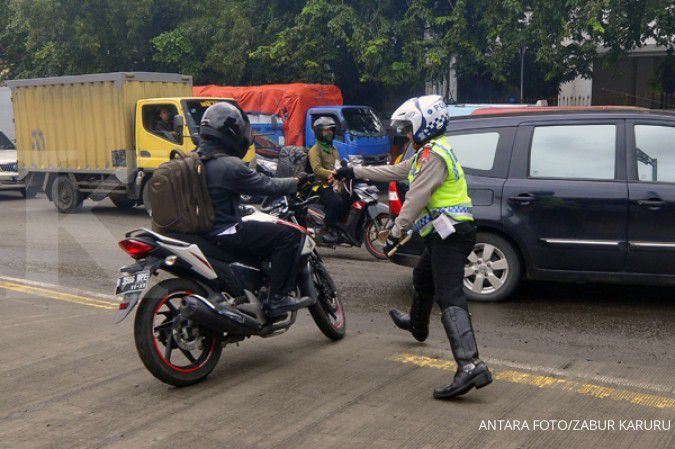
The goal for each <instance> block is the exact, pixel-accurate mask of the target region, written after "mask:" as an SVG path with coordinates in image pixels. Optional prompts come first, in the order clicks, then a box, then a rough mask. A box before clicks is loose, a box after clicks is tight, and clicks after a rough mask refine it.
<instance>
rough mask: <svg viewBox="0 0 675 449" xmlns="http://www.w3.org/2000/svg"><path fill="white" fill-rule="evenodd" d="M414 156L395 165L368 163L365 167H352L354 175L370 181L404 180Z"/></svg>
mask: <svg viewBox="0 0 675 449" xmlns="http://www.w3.org/2000/svg"><path fill="white" fill-rule="evenodd" d="M413 159H414V158H410V159H408V160H407V161H403V162H401V163H399V164H396V165H369V166H367V167H354V177H356V178H358V179H369V180H371V181H379V182H386V181H405V180H406V179H408V173H409V172H410V167H412V163H413Z"/></svg>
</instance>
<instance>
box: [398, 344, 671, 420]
mask: <svg viewBox="0 0 675 449" xmlns="http://www.w3.org/2000/svg"><path fill="white" fill-rule="evenodd" d="M389 360H392V361H394V362H400V363H406V364H411V365H416V366H419V367H423V368H436V369H441V370H446V371H455V369H456V368H457V365H456V364H455V363H454V362H451V361H449V360H443V359H435V358H433V357H425V356H419V355H413V354H397V355H395V356H393V357H391V358H390V359H389ZM492 377H493V378H494V379H495V380H500V381H505V382H511V383H515V384H522V385H532V386H535V387H539V388H551V389H562V390H566V391H571V392H574V393H577V394H582V395H584V396H591V397H594V398H600V399H612V400H614V401H625V402H630V403H632V404H637V405H642V406H645V407H652V408H659V409H670V410H675V398H672V397H667V396H657V395H654V394H648V393H639V392H637V391H631V390H620V389H617V388H612V387H603V386H600V385H594V384H589V383H584V382H578V381H574V380H569V379H562V378H558V377H551V376H542V375H538V374H530V373H524V372H520V371H514V370H503V371H501V370H500V371H493V372H492Z"/></svg>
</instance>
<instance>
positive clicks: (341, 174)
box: [333, 167, 354, 181]
mask: <svg viewBox="0 0 675 449" xmlns="http://www.w3.org/2000/svg"><path fill="white" fill-rule="evenodd" d="M333 176H334V177H335V179H337V180H338V181H343V180H345V179H354V168H352V167H340V168H338V169H337V170H335V174H334V175H333Z"/></svg>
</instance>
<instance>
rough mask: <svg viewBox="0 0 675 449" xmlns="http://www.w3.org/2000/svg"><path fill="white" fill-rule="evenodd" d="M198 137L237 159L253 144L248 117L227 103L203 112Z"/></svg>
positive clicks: (218, 104)
mask: <svg viewBox="0 0 675 449" xmlns="http://www.w3.org/2000/svg"><path fill="white" fill-rule="evenodd" d="M199 137H200V138H201V139H204V140H207V141H211V142H215V143H217V144H219V145H222V147H223V150H225V151H226V152H227V153H229V154H231V155H232V156H236V157H238V158H243V157H244V156H245V155H246V152H247V151H248V148H249V147H250V146H251V142H253V137H252V136H251V124H250V123H249V121H248V116H247V115H246V113H245V112H242V111H240V110H239V109H238V108H237V107H236V106H234V105H232V104H230V103H227V102H221V103H216V104H214V105H212V106H209V108H208V109H207V110H206V111H204V115H203V116H202V121H201V124H200V127H199Z"/></svg>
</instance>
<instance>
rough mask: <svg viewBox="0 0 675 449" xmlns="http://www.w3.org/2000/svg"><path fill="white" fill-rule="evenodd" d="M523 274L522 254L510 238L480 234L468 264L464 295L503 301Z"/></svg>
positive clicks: (487, 300)
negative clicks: (519, 254) (517, 250)
mask: <svg viewBox="0 0 675 449" xmlns="http://www.w3.org/2000/svg"><path fill="white" fill-rule="evenodd" d="M521 274H522V263H521V262H520V257H518V253H517V252H516V249H515V248H514V247H513V245H512V244H511V243H510V242H509V241H507V240H506V239H504V238H503V237H500V236H498V235H494V234H487V233H478V236H477V238H476V246H475V247H474V250H473V251H472V252H471V254H470V255H469V258H468V260H467V264H466V265H465V267H464V294H465V295H466V297H467V298H468V299H470V300H472V301H485V302H489V301H502V300H504V299H506V298H508V297H509V296H510V295H511V294H512V293H513V291H514V290H515V289H516V287H517V286H518V284H519V283H520V278H521Z"/></svg>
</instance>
